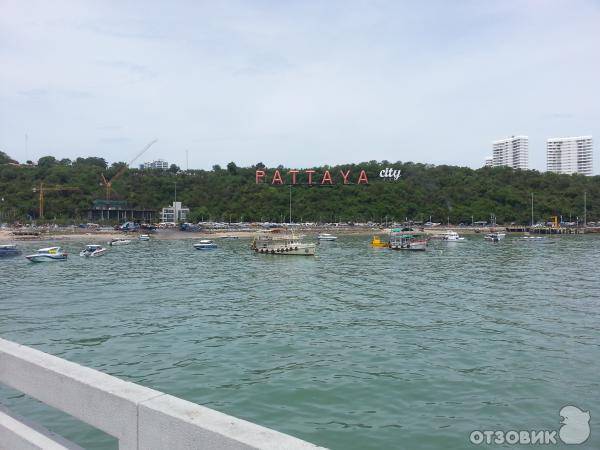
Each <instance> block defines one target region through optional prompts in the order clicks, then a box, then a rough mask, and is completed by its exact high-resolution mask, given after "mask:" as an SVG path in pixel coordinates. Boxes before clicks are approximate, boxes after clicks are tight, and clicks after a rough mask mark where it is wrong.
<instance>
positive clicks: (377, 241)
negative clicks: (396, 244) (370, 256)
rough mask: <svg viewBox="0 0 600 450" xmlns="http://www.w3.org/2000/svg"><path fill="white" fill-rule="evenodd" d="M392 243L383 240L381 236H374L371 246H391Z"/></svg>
mask: <svg viewBox="0 0 600 450" xmlns="http://www.w3.org/2000/svg"><path fill="white" fill-rule="evenodd" d="M389 246H390V243H389V242H385V241H382V240H381V238H380V237H379V236H373V239H372V240H371V247H373V248H389Z"/></svg>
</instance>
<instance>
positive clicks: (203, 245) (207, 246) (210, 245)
mask: <svg viewBox="0 0 600 450" xmlns="http://www.w3.org/2000/svg"><path fill="white" fill-rule="evenodd" d="M194 248H195V249H196V250H212V249H214V248H217V244H215V243H214V242H213V241H211V240H210V239H202V240H201V241H200V242H199V243H197V244H194Z"/></svg>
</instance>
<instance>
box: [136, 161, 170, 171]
mask: <svg viewBox="0 0 600 450" xmlns="http://www.w3.org/2000/svg"><path fill="white" fill-rule="evenodd" d="M168 168H169V163H168V162H167V161H165V160H164V159H157V160H156V161H147V162H145V163H144V164H140V169H161V170H167V169H168Z"/></svg>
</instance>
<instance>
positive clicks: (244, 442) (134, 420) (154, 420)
mask: <svg viewBox="0 0 600 450" xmlns="http://www.w3.org/2000/svg"><path fill="white" fill-rule="evenodd" d="M0 383H1V384H4V385H6V386H10V387H11V388H13V389H16V390H18V391H20V392H22V393H24V394H27V395H29V396H31V397H33V398H35V399H37V400H39V401H41V402H43V403H45V404H47V405H49V406H52V407H54V408H57V409H59V410H61V411H63V412H65V413H67V414H69V415H71V416H73V417H75V418H77V419H79V420H81V421H83V422H86V423H88V424H89V425H91V426H93V427H95V428H97V429H99V430H102V431H104V432H106V433H108V434H109V435H111V436H114V437H116V438H117V439H118V441H119V450H154V449H157V450H158V449H169V450H176V449H227V450H229V449H231V450H233V449H235V450H238V449H239V450H245V449H284V448H285V449H292V450H293V449H315V448H318V447H316V446H314V445H313V444H310V443H308V442H305V441H302V440H300V439H297V438H294V437H291V436H288V435H286V434H283V433H279V432H277V431H274V430H270V429H268V428H264V427H261V426H259V425H255V424H253V423H250V422H247V421H244V420H241V419H237V418H235V417H231V416H228V415H226V414H223V413H220V412H218V411H214V410H212V409H209V408H206V407H203V406H200V405H197V404H195V403H191V402H188V401H186V400H182V399H180V398H177V397H173V396H171V395H168V394H164V393H162V392H159V391H156V390H153V389H149V388H146V387H144V386H140V385H138V384H135V383H130V382H127V381H124V380H121V379H119V378H115V377H113V376H110V375H107V374H105V373H102V372H99V371H97V370H93V369H90V368H87V367H83V366H81V365H79V364H75V363H72V362H69V361H65V360H63V359H61V358H57V357H55V356H52V355H49V354H46V353H43V352H41V351H39V350H35V349H33V348H30V347H26V346H24V345H19V344H16V343H14V342H11V341H7V340H4V339H0ZM5 447H6V448H10V449H11V450H19V449H35V448H40V449H57V450H58V449H77V448H79V447H78V446H77V445H75V444H73V443H70V442H68V441H66V440H65V439H63V438H61V437H60V436H57V435H55V434H53V433H51V432H49V431H48V430H45V429H44V428H42V427H39V426H37V425H35V424H32V423H30V422H28V421H27V420H26V419H22V418H20V417H18V416H16V415H15V414H13V413H11V412H9V411H8V410H6V409H5V408H1V407H0V448H5Z"/></svg>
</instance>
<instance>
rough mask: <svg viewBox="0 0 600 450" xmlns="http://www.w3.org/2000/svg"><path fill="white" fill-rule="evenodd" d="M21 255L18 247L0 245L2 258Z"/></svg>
mask: <svg viewBox="0 0 600 450" xmlns="http://www.w3.org/2000/svg"><path fill="white" fill-rule="evenodd" d="M20 254H21V250H19V249H18V248H17V246H16V245H12V244H3V245H0V258H1V257H4V256H17V255H20Z"/></svg>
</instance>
